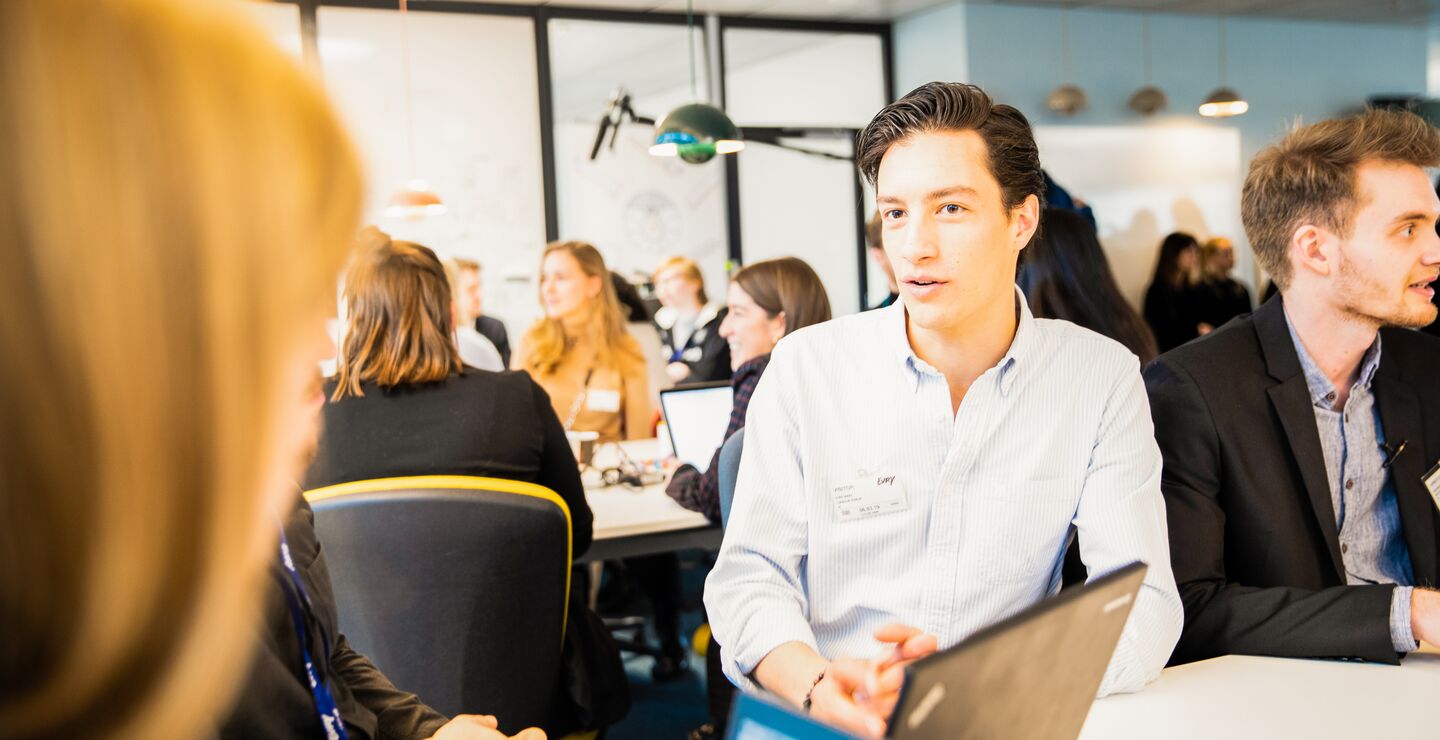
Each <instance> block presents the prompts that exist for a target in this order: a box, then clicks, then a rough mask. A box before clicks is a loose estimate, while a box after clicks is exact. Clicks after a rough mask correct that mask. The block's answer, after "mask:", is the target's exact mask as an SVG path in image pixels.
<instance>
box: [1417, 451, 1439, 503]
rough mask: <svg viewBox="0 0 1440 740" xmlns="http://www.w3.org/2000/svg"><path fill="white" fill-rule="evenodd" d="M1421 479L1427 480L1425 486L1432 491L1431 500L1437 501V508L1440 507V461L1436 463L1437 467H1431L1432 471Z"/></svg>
mask: <svg viewBox="0 0 1440 740" xmlns="http://www.w3.org/2000/svg"><path fill="white" fill-rule="evenodd" d="M1420 480H1423V481H1425V488H1427V489H1428V490H1429V491H1430V500H1432V501H1434V502H1435V508H1436V509H1440V462H1437V463H1435V467H1433V468H1430V472H1428V473H1426V474H1425V477H1424V478H1421V479H1420Z"/></svg>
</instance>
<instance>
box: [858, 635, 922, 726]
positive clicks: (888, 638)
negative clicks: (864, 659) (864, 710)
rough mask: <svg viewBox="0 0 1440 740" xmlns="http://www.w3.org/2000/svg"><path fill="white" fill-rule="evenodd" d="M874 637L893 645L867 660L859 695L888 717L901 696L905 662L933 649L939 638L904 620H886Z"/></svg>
mask: <svg viewBox="0 0 1440 740" xmlns="http://www.w3.org/2000/svg"><path fill="white" fill-rule="evenodd" d="M875 639H876V640H878V641H880V642H888V643H890V644H891V646H892V647H891V648H890V650H889V651H888V653H887V654H883V655H881V656H879V657H877V658H875V659H873V660H871V661H870V670H869V671H868V672H867V675H866V680H865V687H864V692H863V694H862V696H861V698H862V699H863V700H864V701H866V702H867V703H868V704H869V705H870V706H871V708H873V709H874V710H875V711H876V712H877V713H879V714H880V715H881V716H883V717H889V716H890V714H891V713H892V712H894V711H895V702H897V701H899V700H900V687H901V685H902V684H903V683H904V682H905V666H907V665H909V664H911V663H913V662H915V661H917V660H919V659H921V658H923V657H925V656H927V655H929V654H931V653H933V652H935V650H936V649H937V648H938V647H939V641H938V640H936V638H935V636H934V635H927V634H925V633H923V632H921V631H920V630H918V629H916V628H914V627H910V626H908V625H904V624H887V625H885V626H884V627H881V628H880V629H878V630H875Z"/></svg>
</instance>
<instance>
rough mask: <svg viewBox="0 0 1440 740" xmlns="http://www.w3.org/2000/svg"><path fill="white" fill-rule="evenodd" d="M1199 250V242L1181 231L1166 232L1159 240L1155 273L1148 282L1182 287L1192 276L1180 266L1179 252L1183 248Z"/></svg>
mask: <svg viewBox="0 0 1440 740" xmlns="http://www.w3.org/2000/svg"><path fill="white" fill-rule="evenodd" d="M1187 249H1190V250H1195V251H1197V252H1198V251H1199V250H1200V242H1199V241H1198V240H1196V239H1195V237H1193V236H1191V235H1190V234H1187V233H1185V232H1183V231H1176V232H1172V233H1170V234H1166V235H1165V238H1164V239H1162V240H1160V253H1159V255H1157V256H1156V258H1155V273H1154V274H1153V275H1151V276H1150V282H1151V283H1155V284H1159V285H1165V286H1168V287H1171V288H1183V287H1185V286H1186V285H1189V284H1190V282H1191V281H1192V278H1194V275H1193V274H1191V272H1188V271H1186V270H1182V269H1181V268H1180V254H1181V253H1182V252H1184V251H1185V250H1187Z"/></svg>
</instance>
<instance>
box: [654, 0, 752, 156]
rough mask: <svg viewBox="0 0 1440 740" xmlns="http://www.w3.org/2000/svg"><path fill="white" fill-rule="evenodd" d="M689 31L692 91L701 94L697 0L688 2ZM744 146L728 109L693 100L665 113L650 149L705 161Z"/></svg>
mask: <svg viewBox="0 0 1440 740" xmlns="http://www.w3.org/2000/svg"><path fill="white" fill-rule="evenodd" d="M685 35H686V38H687V40H688V41H689V49H690V95H691V97H694V98H699V97H700V96H699V94H698V93H697V92H696V85H695V9H694V0H686V2H685ZM744 148H745V142H744V141H742V140H741V139H740V131H739V129H737V128H736V127H735V122H734V121H731V120H730V117H729V116H727V115H725V111H722V110H720V109H719V108H716V107H715V106H713V105H707V104H705V103H689V104H686V105H682V106H680V107H678V108H676V109H675V110H672V111H670V112H669V113H667V114H665V116H664V117H663V118H661V119H660V122H659V123H657V124H655V143H654V144H652V145H651V146H650V153H651V154H653V155H654V156H657V157H679V158H680V159H681V160H683V161H685V162H689V163H691V164H702V163H704V162H708V161H710V160H711V158H713V157H714V156H715V155H716V154H734V153H735V152H738V151H740V150H741V149H744Z"/></svg>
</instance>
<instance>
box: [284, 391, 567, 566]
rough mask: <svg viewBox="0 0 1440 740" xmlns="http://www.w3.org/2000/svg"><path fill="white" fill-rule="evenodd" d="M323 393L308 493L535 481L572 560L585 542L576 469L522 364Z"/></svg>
mask: <svg viewBox="0 0 1440 740" xmlns="http://www.w3.org/2000/svg"><path fill="white" fill-rule="evenodd" d="M361 390H363V391H364V392H365V395H364V396H361V397H355V396H346V397H345V398H343V399H341V400H339V401H330V400H328V399H329V398H330V397H331V394H333V393H334V392H335V380H334V379H331V380H328V381H326V383H325V398H326V399H327V400H326V403H325V407H324V410H323V412H322V413H323V419H322V420H323V426H322V431H321V434H320V445H319V448H318V449H317V450H316V452H315V460H314V462H312V463H311V464H310V469H309V470H308V471H306V474H305V488H306V489H307V490H309V489H313V488H320V487H322V486H329V485H333V484H336V483H348V482H350V481H356V480H366V479H370V478H396V477H401V476H409V475H476V476H485V477H490V478H508V479H510V480H518V481H526V482H528V483H538V484H540V485H542V486H545V487H546V488H549V489H551V490H553V491H555V493H557V494H559V495H560V498H562V499H564V501H565V504H566V505H567V506H569V507H570V523H571V526H572V527H573V529H574V531H573V532H572V538H571V542H572V544H573V547H574V553H575V557H580V556H581V555H582V554H584V552H585V551H586V550H588V549H589V548H590V539H591V535H592V516H591V513H590V505H589V504H588V503H587V502H586V501H585V489H584V488H583V487H582V485H581V483H580V468H579V466H578V465H576V464H575V455H574V453H572V452H571V451H570V443H569V442H568V441H567V440H566V438H565V430H564V429H563V428H562V427H561V426H560V420H559V419H558V418H556V416H555V409H554V408H553V407H552V406H551V405H550V397H549V396H548V395H546V394H545V391H544V390H543V389H542V388H541V387H540V386H539V384H537V383H536V382H535V381H533V380H531V379H530V376H529V375H528V374H526V373H525V372H523V371H518V370H515V371H508V372H503V373H492V372H487V371H484V370H476V369H474V368H469V367H467V368H465V372H464V373H463V374H459V375H451V376H450V377H449V378H446V379H445V380H443V381H441V382H438V383H426V384H423V385H407V386H400V387H396V388H392V389H389V390H382V389H381V388H379V387H377V386H376V385H375V384H374V383H363V384H361Z"/></svg>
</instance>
